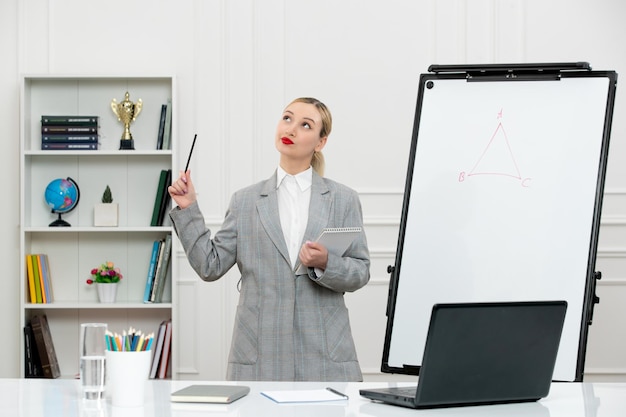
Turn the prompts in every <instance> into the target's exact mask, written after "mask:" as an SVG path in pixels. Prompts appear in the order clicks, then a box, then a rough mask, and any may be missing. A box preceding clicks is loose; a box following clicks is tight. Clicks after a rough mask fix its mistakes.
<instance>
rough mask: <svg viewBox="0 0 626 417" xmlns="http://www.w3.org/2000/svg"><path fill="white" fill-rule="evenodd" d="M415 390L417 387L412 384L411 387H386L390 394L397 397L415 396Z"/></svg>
mask: <svg viewBox="0 0 626 417" xmlns="http://www.w3.org/2000/svg"><path fill="white" fill-rule="evenodd" d="M416 390H417V387H415V386H413V387H393V388H388V389H387V391H388V392H389V393H390V394H393V395H397V396H399V397H410V398H413V397H415V391H416Z"/></svg>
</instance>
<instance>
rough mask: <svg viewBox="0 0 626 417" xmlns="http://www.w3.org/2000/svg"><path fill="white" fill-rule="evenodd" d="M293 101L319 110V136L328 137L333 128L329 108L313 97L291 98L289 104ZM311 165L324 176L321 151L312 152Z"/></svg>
mask: <svg viewBox="0 0 626 417" xmlns="http://www.w3.org/2000/svg"><path fill="white" fill-rule="evenodd" d="M293 103H307V104H312V105H314V106H315V108H316V109H317V111H319V112H320V116H321V118H322V128H321V129H320V138H323V137H325V136H326V137H328V136H329V135H330V132H331V130H332V129H333V117H332V115H331V114H330V110H328V107H326V105H325V104H324V103H322V102H321V101H319V100H318V99H316V98H313V97H300V98H297V99H295V100H293V101H292V102H291V103H289V104H290V105H291V104H293ZM311 166H312V167H313V169H314V170H315V172H317V173H318V175H319V176H320V177H323V176H324V168H325V167H326V162H325V160H324V155H323V154H322V152H317V151H316V152H313V158H312V159H311Z"/></svg>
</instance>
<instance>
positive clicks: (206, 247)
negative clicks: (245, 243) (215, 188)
mask: <svg viewBox="0 0 626 417" xmlns="http://www.w3.org/2000/svg"><path fill="white" fill-rule="evenodd" d="M231 203H232V202H231ZM231 208H232V207H229V209H228V212H227V214H226V218H225V220H224V223H223V224H222V228H221V229H220V230H219V232H217V233H216V234H215V237H214V238H213V239H211V230H210V229H209V228H207V227H206V224H205V221H204V216H203V215H202V212H201V211H200V208H199V206H198V203H197V202H195V203H193V204H192V205H190V206H189V207H187V208H185V209H180V208H179V207H175V208H174V209H172V210H171V211H170V213H169V215H170V219H171V220H172V224H173V226H174V230H175V231H176V235H178V238H179V240H180V242H181V244H182V246H183V248H184V250H185V253H186V255H187V259H188V261H189V264H190V265H191V267H192V268H193V269H194V271H196V273H197V274H198V275H199V276H200V278H202V279H203V280H204V281H215V280H217V279H219V278H221V277H222V276H223V275H224V274H226V272H228V270H229V269H230V268H231V267H232V266H233V265H234V264H235V261H236V258H237V230H236V221H235V219H234V214H233V210H231Z"/></svg>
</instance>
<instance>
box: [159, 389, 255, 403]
mask: <svg viewBox="0 0 626 417" xmlns="http://www.w3.org/2000/svg"><path fill="white" fill-rule="evenodd" d="M249 392H250V387H247V386H244V385H189V386H188V387H185V388H183V389H180V390H178V391H175V392H173V393H172V394H171V396H170V400H171V401H172V402H182V403H216V404H230V403H232V402H233V401H236V400H238V399H239V398H241V397H245V396H246V395H248V393H249Z"/></svg>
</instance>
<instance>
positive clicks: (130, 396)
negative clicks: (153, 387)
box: [106, 350, 152, 407]
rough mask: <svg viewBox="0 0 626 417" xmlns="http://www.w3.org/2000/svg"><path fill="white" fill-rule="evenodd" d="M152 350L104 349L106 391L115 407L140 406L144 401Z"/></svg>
mask: <svg viewBox="0 0 626 417" xmlns="http://www.w3.org/2000/svg"><path fill="white" fill-rule="evenodd" d="M151 353H152V351H150V350H144V351H137V352H134V351H130V352H129V351H125V352H115V351H110V350H107V351H106V379H107V382H106V387H107V388H106V392H107V393H108V394H109V395H110V396H111V404H112V405H113V406H115V407H141V406H143V405H144V401H145V391H146V383H147V381H148V375H149V372H150V358H151Z"/></svg>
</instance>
